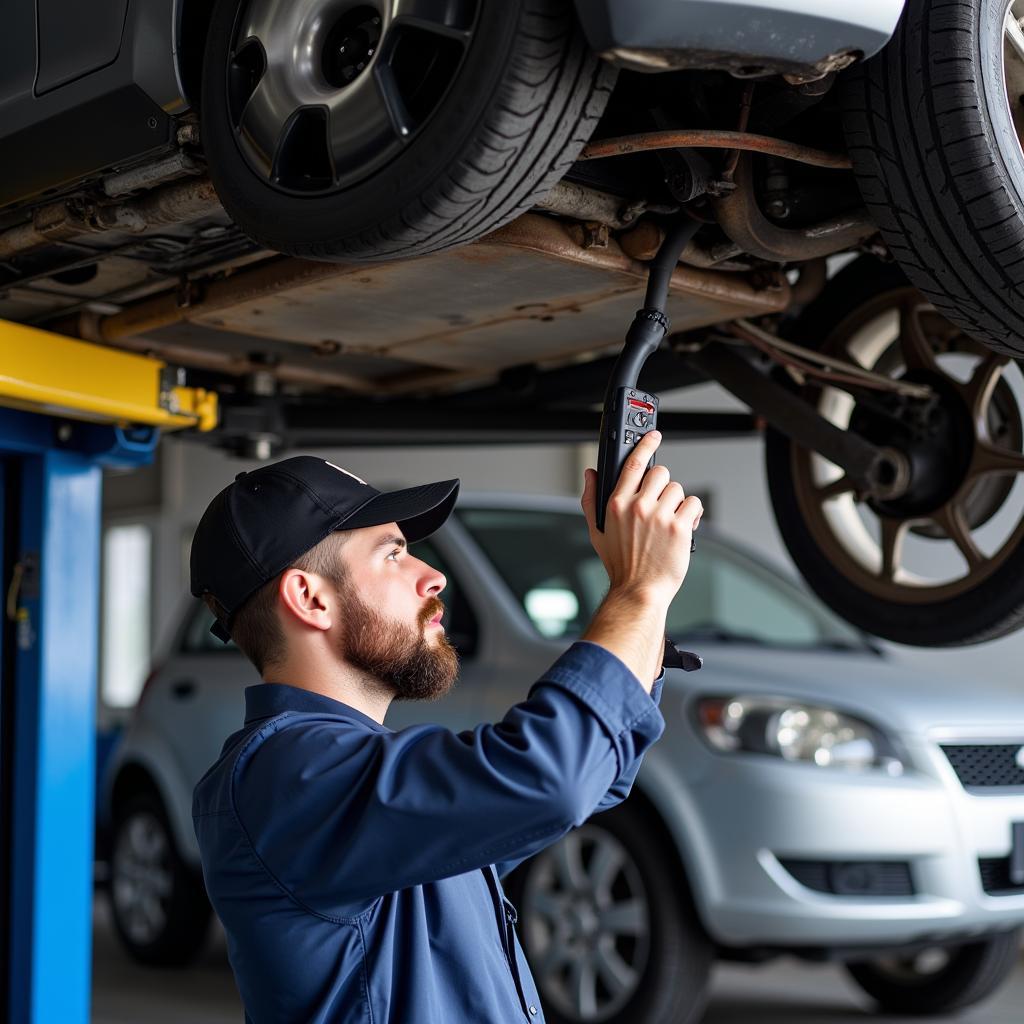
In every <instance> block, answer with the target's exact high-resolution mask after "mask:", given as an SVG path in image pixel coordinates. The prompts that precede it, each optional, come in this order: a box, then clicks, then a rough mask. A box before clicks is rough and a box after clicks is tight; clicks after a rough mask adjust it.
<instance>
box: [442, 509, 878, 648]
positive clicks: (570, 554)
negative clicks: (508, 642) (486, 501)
mask: <svg viewBox="0 0 1024 1024" xmlns="http://www.w3.org/2000/svg"><path fill="white" fill-rule="evenodd" d="M456 515H457V516H458V517H459V520H460V521H461V522H462V524H463V525H464V526H465V527H466V529H467V530H468V531H469V533H470V534H471V535H472V537H473V539H474V540H475V541H476V542H477V544H478V545H479V546H480V547H481V548H482V550H483V552H484V554H485V555H487V557H488V558H489V559H490V560H491V562H492V563H493V564H494V566H495V568H496V569H497V571H498V572H499V574H500V575H501V576H502V577H503V578H504V579H505V581H506V583H507V584H508V586H509V588H510V589H511V591H512V593H513V594H514V595H515V596H516V598H517V599H518V600H519V602H520V603H521V604H522V606H523V609H524V610H525V611H526V614H527V616H528V617H529V618H530V621H531V622H532V623H533V625H534V627H535V628H536V629H537V631H538V632H539V633H540V634H541V635H542V636H546V637H551V638H553V639H559V640H561V639H571V638H572V637H574V636H578V635H579V634H580V633H581V632H582V631H583V630H584V629H585V627H586V625H587V623H588V622H589V621H590V618H591V616H592V615H593V614H594V612H595V611H596V609H597V606H598V605H599V604H600V602H601V599H602V597H603V596H604V594H605V591H606V590H607V589H608V575H607V573H606V572H605V569H604V566H603V565H602V564H601V561H600V559H599V558H598V557H597V555H596V553H595V552H594V549H593V547H592V546H591V544H590V538H589V536H588V534H587V528H586V523H585V521H584V520H583V518H582V516H579V515H574V514H570V513H566V512H548V511H537V510H510V509H469V508H464V509H459V510H457V511H456ZM666 628H667V632H668V634H669V636H671V637H672V638H673V639H676V640H679V639H681V638H683V637H685V636H697V635H703V636H707V637H710V638H713V639H720V640H723V641H729V640H735V641H744V642H753V643H763V644H770V645H779V646H796V647H810V646H843V647H846V646H855V647H859V648H863V647H864V646H865V644H864V640H863V638H862V637H861V636H860V634H859V633H857V631H856V630H854V629H853V628H852V627H850V626H848V625H847V624H846V623H845V622H843V621H842V620H841V619H839V618H837V617H836V616H834V615H833V614H832V613H831V612H829V611H828V609H826V608H825V607H824V605H822V604H820V602H818V601H817V599H816V598H814V597H812V596H811V595H809V594H807V593H806V592H804V591H803V590H801V589H800V588H799V587H798V586H796V585H795V584H793V583H791V582H790V581H789V580H787V579H785V578H784V577H782V576H780V575H778V574H777V573H775V572H774V571H772V570H771V569H768V568H767V567H765V566H763V565H761V564H760V563H759V562H756V561H755V560H754V559H752V558H750V557H748V556H746V555H745V554H743V553H742V552H740V551H737V550H735V549H733V548H730V547H729V546H728V545H727V544H725V543H723V542H721V541H717V540H712V539H709V538H707V537H704V538H702V539H701V543H700V547H699V549H698V554H697V555H696V556H695V557H694V559H693V560H692V561H691V563H690V569H689V571H688V573H687V577H686V582H685V584H684V585H683V587H682V589H681V590H680V592H679V594H678V596H677V597H676V599H675V600H674V601H673V602H672V605H671V607H670V609H669V614H668V620H667V624H666Z"/></svg>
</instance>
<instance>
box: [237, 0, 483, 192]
mask: <svg viewBox="0 0 1024 1024" xmlns="http://www.w3.org/2000/svg"><path fill="white" fill-rule="evenodd" d="M477 10H478V3H477V0H373V2H370V3H366V2H353V0H252V2H251V3H249V4H248V5H244V6H243V8H242V9H241V10H240V12H239V16H238V18H237V20H236V24H235V29H234V34H233V43H232V47H231V51H230V54H229V57H228V62H227V69H226V73H227V96H228V107H229V116H230V119H231V124H232V126H233V128H234V130H235V135H236V140H237V143H238V146H239V149H240V151H241V153H242V155H243V157H244V158H245V161H246V163H247V164H248V165H249V167H250V168H251V169H252V170H253V171H254V172H255V173H256V174H257V175H258V176H259V177H260V178H262V179H263V180H265V181H266V182H268V183H269V184H271V185H272V186H273V187H274V188H276V189H279V190H281V191H284V192H288V193H298V194H318V193H319V194H323V193H329V192H333V191H336V190H339V189H342V188H345V187H347V186H349V185H351V184H353V183H354V182H356V181H358V180H361V179H363V178H365V177H367V176H368V175H370V174H372V173H373V172H374V171H375V170H377V169H379V168H380V167H381V166H382V165H384V164H386V163H387V162H389V161H390V160H392V159H394V158H395V157H396V156H397V155H398V154H399V153H401V152H402V150H403V149H404V148H405V147H406V146H408V145H409V144H410V143H411V142H412V141H413V140H414V139H415V138H416V137H417V135H418V134H419V133H420V131H421V130H422V128H423V126H424V125H425V124H426V123H427V122H428V121H429V119H430V117H431V115H432V114H433V113H434V111H435V110H436V109H437V108H438V107H439V106H440V105H441V102H442V101H443V99H444V97H445V94H446V93H447V91H448V88H449V87H450V85H451V83H452V81H453V80H454V79H455V77H456V75H457V74H458V71H459V68H460V67H461V66H462V63H463V61H464V59H465V56H466V53H467V52H468V49H469V46H470V42H471V40H472V35H473V28H474V24H475V22H476V17H477Z"/></svg>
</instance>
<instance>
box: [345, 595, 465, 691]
mask: <svg viewBox="0 0 1024 1024" xmlns="http://www.w3.org/2000/svg"><path fill="white" fill-rule="evenodd" d="M441 611H444V605H443V604H442V603H441V600H440V599H439V598H436V597H432V598H431V599H430V600H429V601H428V602H427V604H426V607H425V608H424V609H423V610H422V611H421V612H420V615H419V617H418V619H417V621H416V625H415V627H413V626H408V625H406V624H404V623H402V622H397V621H396V620H394V619H389V618H386V617H385V616H383V615H381V614H380V613H379V612H378V611H377V610H376V609H374V608H371V607H370V606H369V605H366V604H364V603H363V602H362V601H361V600H360V598H359V597H358V596H357V595H356V594H355V592H354V590H351V589H350V590H349V592H348V593H347V594H346V595H345V601H344V611H343V615H344V618H345V626H344V629H343V630H342V632H341V636H340V639H339V647H340V650H339V653H340V654H341V656H342V657H343V658H344V659H345V660H346V661H347V662H348V663H349V664H350V665H353V666H354V667H356V668H358V669H361V670H362V671H363V672H365V673H367V674H368V675H370V676H373V677H374V678H375V679H377V680H378V681H379V682H381V683H383V684H384V686H385V687H386V688H387V689H389V690H393V691H394V695H395V700H437V699H438V698H439V697H443V696H444V695H445V694H446V693H447V692H448V691H449V690H450V689H451V688H452V686H453V685H454V684H455V677H456V676H457V675H458V672H459V658H458V655H457V654H456V652H455V648H454V647H452V645H451V643H450V642H449V640H448V637H447V636H445V635H444V634H443V633H441V634H439V635H438V637H437V640H436V641H434V642H433V643H430V642H429V641H428V640H427V638H426V636H425V635H424V627H425V626H426V624H427V623H428V622H429V621H430V620H431V619H433V618H435V617H436V616H437V614H438V612H441Z"/></svg>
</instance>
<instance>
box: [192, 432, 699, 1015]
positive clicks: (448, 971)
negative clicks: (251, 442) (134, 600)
mask: <svg viewBox="0 0 1024 1024" xmlns="http://www.w3.org/2000/svg"><path fill="white" fill-rule="evenodd" d="M660 439H661V438H660V435H659V434H658V433H657V432H656V431H652V432H651V433H649V434H648V435H647V436H646V437H645V438H644V439H643V440H642V441H641V442H640V443H639V444H638V445H637V447H636V449H635V451H634V453H633V454H632V455H631V456H630V458H629V459H628V460H627V461H626V465H625V467H624V469H623V471H622V475H621V477H620V480H619V483H618V486H617V488H616V490H615V492H614V493H613V495H612V497H611V500H610V501H609V505H608V516H607V521H606V524H605V530H604V532H603V533H602V532H599V531H598V530H597V528H596V525H595V495H596V473H595V472H594V470H592V469H588V470H587V471H586V473H585V485H584V490H583V496H582V501H581V504H582V506H583V511H584V513H585V515H586V519H587V522H588V525H589V527H590V537H591V541H592V543H593V545H594V547H595V549H596V551H597V553H598V555H599V556H600V557H601V559H602V561H603V563H604V565H605V568H606V569H607V571H608V575H609V579H610V588H609V590H608V593H607V596H606V597H605V599H604V601H603V603H602V604H601V606H600V608H599V609H598V611H597V612H596V614H595V615H594V618H593V620H592V622H591V623H590V626H589V627H588V629H587V631H586V632H585V634H584V636H583V638H582V640H580V641H579V642H577V643H574V644H573V645H572V646H571V647H570V648H569V649H568V651H566V652H565V653H564V654H563V655H562V656H561V657H559V658H558V660H557V661H556V662H555V663H554V665H553V666H552V667H551V668H550V669H549V670H548V671H547V672H546V673H545V674H544V675H543V676H542V677H541V679H540V680H539V681H538V682H537V683H536V684H535V685H534V686H533V687H532V688H531V689H530V692H529V696H528V698H527V699H526V700H525V701H523V702H522V703H520V704H517V705H516V706H515V707H513V708H512V709H511V710H510V711H509V712H508V713H507V714H506V715H505V717H504V718H503V719H502V720H501V721H500V722H498V723H497V724H494V725H479V726H477V727H476V728H475V729H473V730H472V731H466V732H461V733H458V734H456V733H453V732H451V731H450V730H447V729H444V728H441V727H439V726H434V725H421V726H413V727H410V728H406V729H402V730H399V731H397V732H396V731H394V730H391V729H388V728H387V727H386V726H385V725H384V724H383V722H384V716H385V713H386V712H387V710H388V706H389V704H390V703H391V701H392V700H430V699H434V698H437V697H440V696H442V695H443V694H444V693H446V692H447V691H448V690H449V689H450V688H451V686H452V685H453V683H454V681H455V677H456V674H457V670H458V659H457V655H456V652H455V650H454V648H453V647H452V646H451V644H450V643H449V642H448V640H447V637H446V636H445V634H444V629H443V627H442V626H441V625H440V617H441V613H442V611H443V610H444V605H443V604H442V602H441V600H440V598H439V596H438V595H439V594H440V593H441V592H442V591H443V590H444V587H445V582H446V581H445V578H444V576H443V575H442V574H441V573H439V572H437V571H436V570H434V569H432V568H431V567H430V566H429V565H427V564H425V563H424V562H422V561H420V560H419V559H418V558H415V557H414V556H413V555H412V554H410V553H409V551H408V548H407V544H411V543H413V542H414V541H417V540H420V539H422V538H424V537H426V536H428V535H429V534H431V533H432V532H433V531H435V530H436V529H437V528H438V527H439V526H441V524H442V523H443V522H444V521H445V519H447V517H448V516H449V514H450V513H451V510H452V506H453V505H454V503H455V498H456V496H457V493H458V486H459V481H458V480H448V481H444V482H442V483H434V484H426V485H423V486H421V487H412V488H407V489H404V490H400V491H393V492H390V493H381V492H379V491H377V490H375V489H374V488H373V487H371V486H370V485H368V484H367V483H365V482H364V481H362V480H360V479H358V478H357V477H355V476H353V475H352V474H350V473H348V472H347V471H346V470H343V469H341V468H340V467H337V466H334V465H333V464H331V463H329V462H326V461H324V460H323V459H319V458H313V457H310V456H299V457H296V458H291V459H286V460H285V461H283V462H278V463H275V464H272V465H268V466H265V467H261V468H260V469H257V470H254V471H252V472H250V473H240V474H239V475H238V477H237V478H236V479H235V482H234V483H232V484H230V485H229V486H228V487H226V488H225V489H224V490H223V491H221V493H220V494H218V495H217V496H216V497H215V498H214V499H213V501H212V502H211V503H210V505H209V507H208V508H207V510H206V512H205V514H204V515H203V518H202V520H201V522H200V523H199V526H198V528H197V531H196V535H195V539H194V540H193V544H192V558H191V575H192V592H193V593H194V594H195V595H197V596H202V597H203V598H204V599H205V600H206V602H207V604H208V605H209V606H210V608H211V609H212V610H213V612H214V614H215V616H216V617H217V621H216V623H215V624H214V627H213V631H214V632H215V633H216V634H217V635H218V636H219V637H220V638H221V639H222V640H225V641H226V640H227V639H228V638H229V637H230V638H231V639H233V640H234V642H235V643H236V644H237V645H238V647H239V648H241V650H242V651H243V652H244V654H245V655H246V656H247V657H249V658H250V660H251V661H252V662H253V663H254V665H255V666H256V668H257V670H258V671H259V673H260V675H261V676H262V679H263V682H262V683H260V684H257V685H255V686H250V687H248V688H247V689H246V691H245V722H244V725H243V726H242V728H241V729H240V730H239V731H238V732H236V733H234V734H233V735H232V736H230V737H229V738H228V739H227V741H226V742H225V744H224V748H223V751H222V753H221V756H220V758H219V760H218V761H217V762H216V764H214V765H213V766H212V767H211V768H210V770H209V771H208V772H207V773H206V774H205V775H204V776H203V778H202V779H201V780H200V781H199V783H198V785H197V786H196V790H195V795H194V800H193V819H194V824H195V829H196V835H197V837H198V839H199V847H200V851H201V856H202V865H203V876H204V878H205V882H206V888H207V891H208V893H209V895H210V899H211V902H212V903H213V906H214V909H215V910H216V912H217V916H218V917H219V918H220V920H221V921H222V922H223V925H224V928H225V931H226V933H227V941H228V952H229V957H230V960H231V966H232V969H233V970H234V973H235V978H236V980H237V983H238V989H239V992H240V993H241V996H242V1001H243V1003H244V1004H245V1009H246V1020H247V1021H250V1022H253V1024H263V1022H274V1024H288V1022H296V1024H298V1022H300V1021H301V1022H303V1024H312V1022H323V1024H327V1022H330V1024H347V1022H355V1021H359V1022H379V1024H384V1022H389V1024H454V1022H458V1024H475V1022H479V1024H485V1022H486V1024H497V1022H511V1021H515V1020H526V1021H529V1022H531V1024H533V1022H538V1021H542V1020H543V1019H544V1018H543V1014H542V1012H541V1008H540V1000H539V998H538V996H537V990H536V987H535V985H534V983H533V979H532V978H531V976H530V971H529V968H528V967H527V964H526V961H525V959H524V956H523V952H522V948H521V947H520V945H519V942H518V940H517V937H516V934H515V929H514V927H513V925H514V922H515V912H514V909H513V908H512V905H511V904H510V903H508V902H507V901H506V900H505V898H504V895H503V893H502V889H501V885H500V883H499V881H498V878H499V876H500V875H501V874H503V873H504V872H506V871H507V870H510V869H511V868H512V867H514V866H515V865H516V864H517V863H519V862H520V861H522V860H524V859H525V858H527V857H529V856H530V855H532V854H534V853H537V852H538V851H539V850H541V849H543V848H544V847H546V846H548V845H550V844H551V843H554V842H555V841H556V840H558V839H559V838H560V837H561V836H563V835H565V834H566V833H567V832H568V831H569V830H570V829H572V828H573V827H574V826H576V825H579V824H581V823H582V822H583V821H584V820H585V819H586V818H588V817H590V815H592V814H593V813H594V812H595V811H601V810H605V809H607V808H609V807H613V806H614V805H615V804H617V803H618V802H620V801H621V800H623V799H624V798H625V797H626V796H627V795H628V793H629V790H630V787H631V786H632V783H633V780H634V778H635V776H636V774H637V771H638V769H639V767H640V761H641V758H642V756H643V754H644V752H645V751H646V750H647V748H648V747H650V746H651V744H653V743H654V742H655V740H657V739H658V737H659V736H660V735H661V733H662V730H663V728H664V719H663V718H662V716H661V712H660V711H659V709H658V699H659V696H660V689H661V682H662V677H663V675H664V672H663V671H662V670H661V664H662V656H663V653H664V633H665V617H666V613H667V610H668V606H669V602H670V601H671V600H672V598H673V597H674V596H675V594H676V592H677V591H678V589H679V587H680V586H681V584H682V582H683V578H684V576H685V575H686V571H687V567H688V565H689V560H690V540H691V534H692V531H693V530H694V529H695V528H696V526H697V523H698V522H699V520H700V517H701V514H702V512H703V509H702V506H701V503H700V501H699V499H697V498H695V497H686V496H685V495H684V493H683V488H682V487H681V486H680V485H679V484H678V483H676V482H673V481H670V478H669V472H668V470H667V469H665V468H664V467H663V466H655V467H653V468H652V469H649V470H647V471H646V472H644V469H645V467H646V466H647V464H648V461H649V460H650V458H651V456H652V455H653V454H654V451H655V449H656V448H657V447H658V445H659V443H660Z"/></svg>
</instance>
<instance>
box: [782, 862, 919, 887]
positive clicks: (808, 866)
mask: <svg viewBox="0 0 1024 1024" xmlns="http://www.w3.org/2000/svg"><path fill="white" fill-rule="evenodd" d="M779 863H780V864H781V865H782V866H783V867H784V868H785V869H786V870H787V871H788V872H789V873H790V874H791V875H792V876H793V877H794V878H795V879H796V880H797V881H798V882H799V883H800V884H801V885H804V886H806V887H807V888H808V889H813V890H814V891H815V892H827V893H831V894H832V895H834V896H913V895H914V880H913V878H912V877H911V874H910V865H909V864H908V863H907V862H906V861H897V860H879V861H865V860H796V859H795V858H791V857H785V858H784V857H780V858H779Z"/></svg>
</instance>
